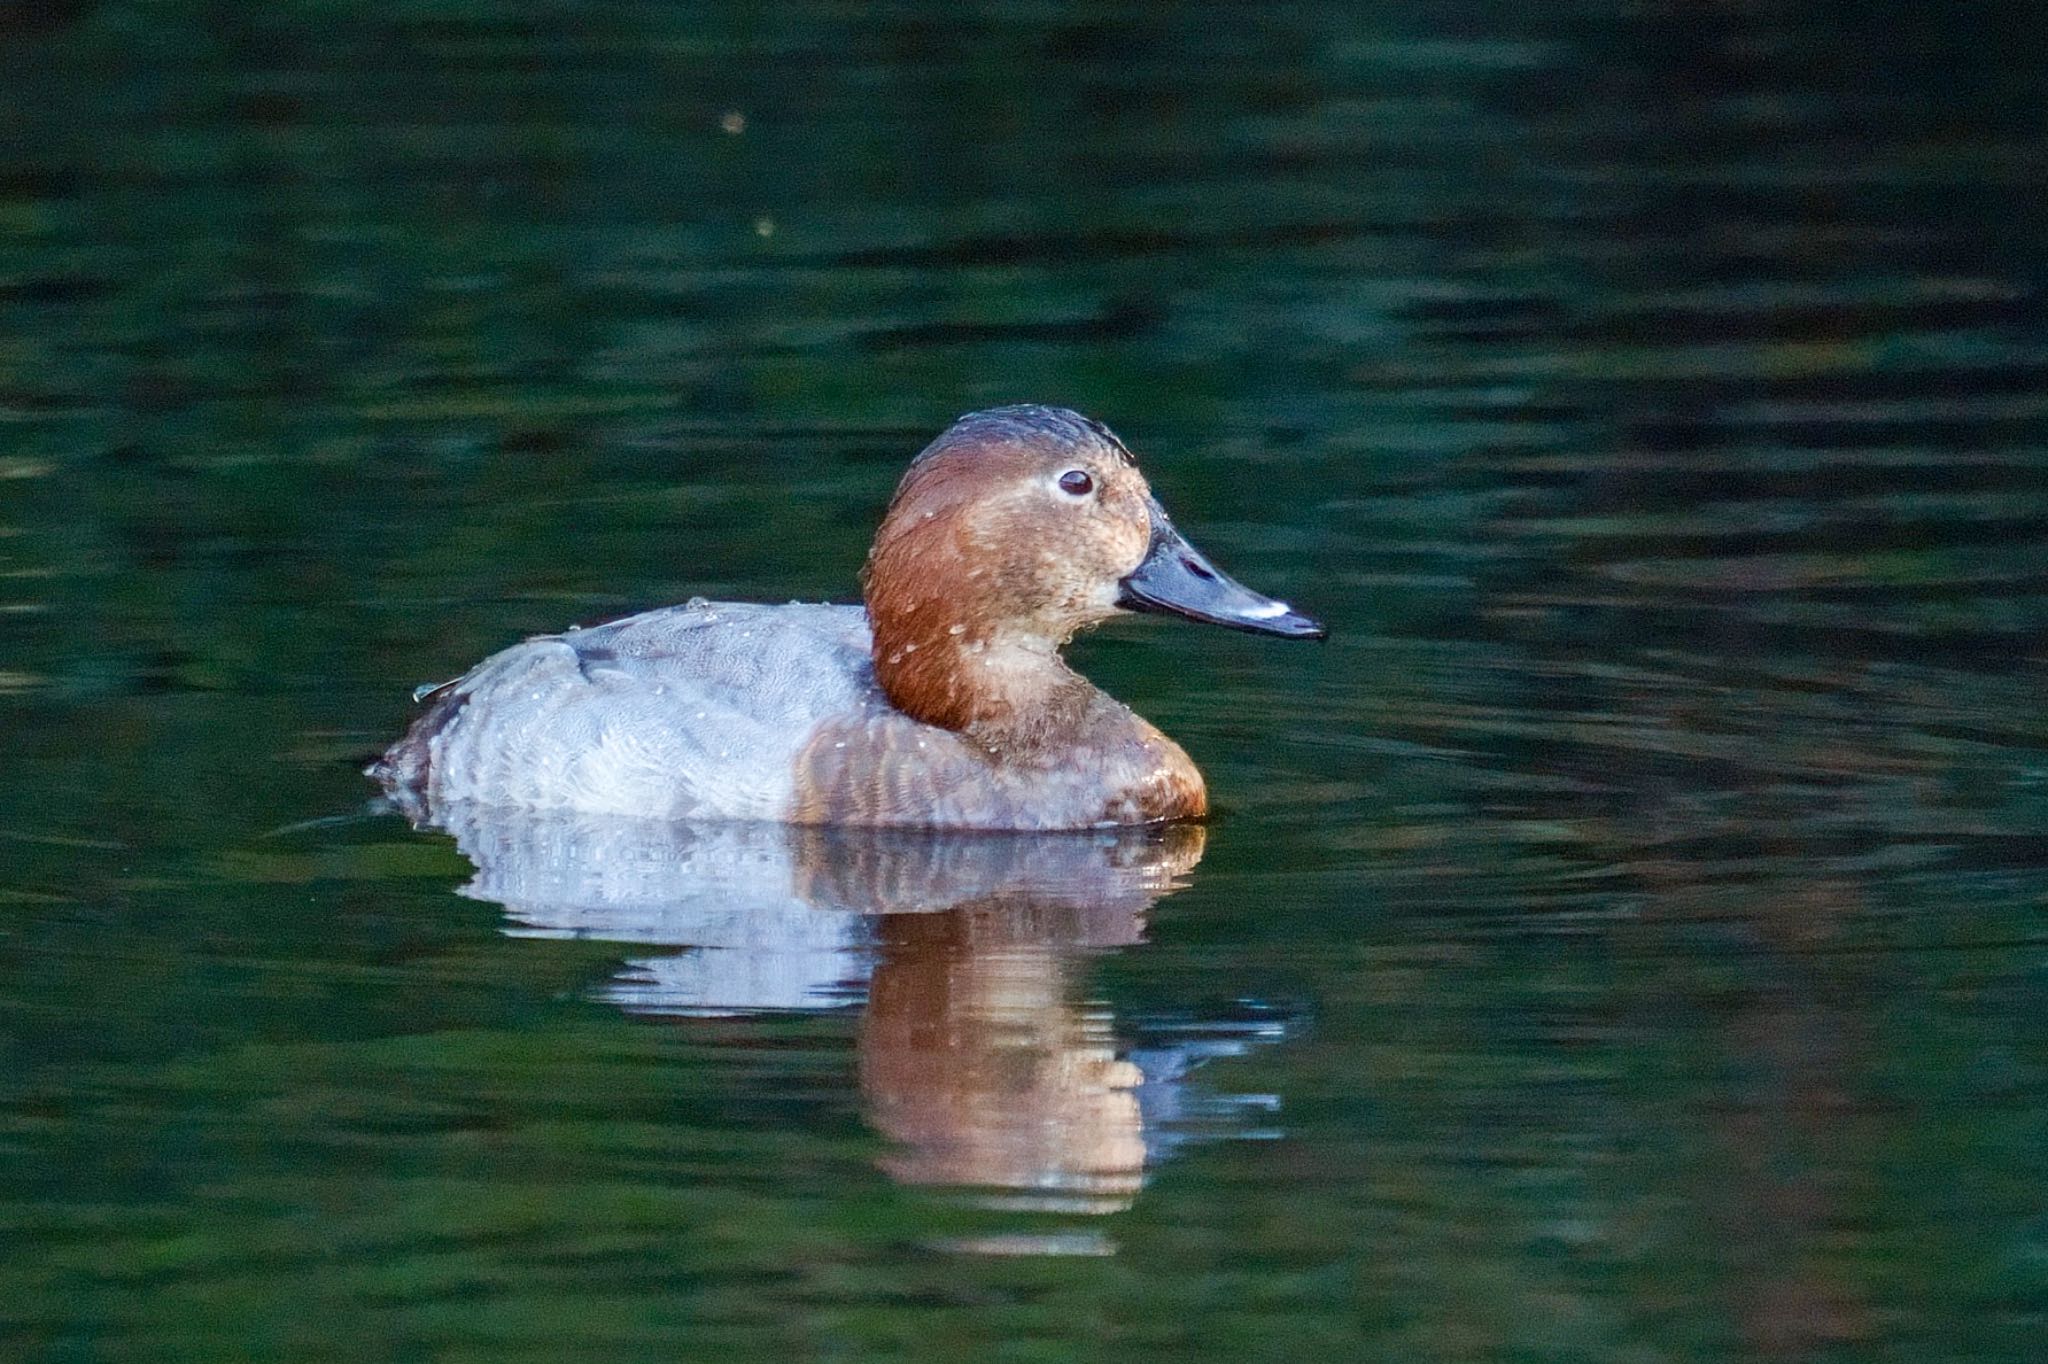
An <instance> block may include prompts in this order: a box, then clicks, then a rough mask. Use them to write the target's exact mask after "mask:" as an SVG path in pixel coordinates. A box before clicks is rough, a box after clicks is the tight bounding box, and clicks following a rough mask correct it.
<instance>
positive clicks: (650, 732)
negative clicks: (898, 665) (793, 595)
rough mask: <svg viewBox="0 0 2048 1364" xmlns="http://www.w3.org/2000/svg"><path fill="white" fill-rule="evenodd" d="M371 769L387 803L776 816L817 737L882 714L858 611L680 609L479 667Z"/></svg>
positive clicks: (562, 638) (575, 634)
mask: <svg viewBox="0 0 2048 1364" xmlns="http://www.w3.org/2000/svg"><path fill="white" fill-rule="evenodd" d="M431 701H432V703H431V705H430V706H429V708H428V709H427V711H426V712H425V713H424V714H422V715H421V716H420V718H419V719H418V720H417V721H415V722H414V724H413V727H412V729H411V731H410V732H408V734H407V735H406V737H405V738H404V739H403V740H401V741H400V742H399V743H398V744H397V745H395V746H394V747H393V748H392V750H391V751H390V752H389V753H387V754H386V755H385V757H384V759H383V761H382V762H380V763H379V764H378V765H377V767H376V768H375V769H373V772H374V773H375V774H376V775H377V776H378V777H379V778H380V779H381V780H383V781H384V782H385V784H386V786H387V787H389V788H391V789H393V791H394V793H395V794H400V795H401V797H403V796H404V795H410V796H411V797H412V798H413V799H414V800H415V801H416V802H423V803H424V805H425V806H426V807H427V811H426V812H427V813H428V814H429V815H431V807H432V806H433V805H435V804H437V803H442V802H450V801H474V802H478V803H481V804H486V805H499V806H513V807H519V808H525V809H536V810H548V809H559V810H580V811H585V812H590V813H614V814H633V815H646V816H653V817H657V818H664V819H687V818H700V819H702V818H711V819H780V818H783V817H784V814H785V812H786V811H787V809H788V806H789V802H790V798H791V791H792V786H793V780H794V778H793V768H794V762H795V758H796V755H797V754H798V753H799V752H800V751H801V750H802V748H803V745H804V743H805V742H806V740H807V739H808V738H809V737H810V735H811V734H812V733H813V732H814V731H815V730H816V729H817V728H818V727H819V726H820V725H822V724H825V723H827V722H829V721H834V720H843V719H845V718H848V717H851V716H858V715H863V714H867V713H870V712H873V711H876V710H881V709H886V702H885V701H884V700H883V699H882V697H881V693H880V691H879V690H878V689H877V688H876V686H875V683H874V677H873V672H872V670H871V668H870V665H869V660H868V632H867V624H866V619H865V616H864V615H863V613H862V612H861V610H860V609H859V608H858V607H851V606H796V605H792V606H781V607H764V606H755V605H750V604H741V603H717V602H692V603H690V604H689V605H687V606H677V607H669V608H667V609H664V610H660V611H650V612H647V613H644V614H642V615H638V616H629V617H627V618H626V619H624V620H619V621H614V622H612V623H610V624H608V625H602V626H598V627H595V628H593V629H589V630H576V631H570V632H569V633H567V634H561V635H544V636H540V637H537V638H534V639H529V640H527V641H525V642H524V643H521V644H517V645H514V646H513V647H512V648H509V649H506V650H504V651H503V652H501V653H497V654H494V655H492V656H491V657H490V658H487V659H485V660H484V661H483V662H482V663H480V664H478V665H477V666H476V667H475V668H473V669H471V670H470V671H469V672H468V673H466V674H464V675H463V676H462V677H460V678H457V679H456V680H455V681H454V682H451V683H448V684H447V685H445V686H443V687H441V688H439V689H437V690H436V691H435V692H433V693H432V694H431Z"/></svg>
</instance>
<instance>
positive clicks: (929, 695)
mask: <svg viewBox="0 0 2048 1364" xmlns="http://www.w3.org/2000/svg"><path fill="white" fill-rule="evenodd" d="M869 623H870V625H871V626H872V627H873V630H874V651H875V652H874V657H875V679H876V681H878V682H879V683H880V684H881V687H882V691H883V692H884V693H885V694H886V695H887V696H888V698H889V700H890V702H891V703H892V704H893V705H895V707H896V708H897V709H898V710H900V711H902V712H903V713H904V714H906V715H909V716H910V717H912V718H913V719H916V720H921V721H923V722H924V723H925V724H928V725H937V726H938V727H939V728H941V729H950V730H952V731H954V732H955V733H957V734H959V735H961V736H962V737H963V738H966V739H968V740H970V741H972V742H973V743H974V744H975V745H977V746H978V747H980V748H982V749H984V750H986V751H987V752H988V753H989V755H990V756H991V757H992V758H994V759H995V760H997V761H999V762H1020V763H1029V762H1031V761H1033V760H1035V759H1038V758H1041V757H1044V756H1046V755H1048V754H1052V753H1056V752H1058V751H1059V750H1060V749H1061V748H1062V747H1063V746H1065V745H1066V744H1067V743H1069V742H1070V741H1071V740H1072V738H1073V736H1075V735H1076V734H1077V733H1078V732H1079V731H1080V729H1081V728H1082V725H1083V724H1084V722H1085V721H1086V720H1087V718H1088V717H1089V715H1090V714H1091V712H1092V711H1093V710H1094V709H1095V708H1096V706H1097V704H1098V703H1099V702H1100V700H1101V699H1102V693H1101V692H1100V691H1099V690H1097V689H1096V687H1095V686H1094V684H1093V683H1091V682H1089V681H1088V679H1087V678H1085V677H1082V676H1081V675H1080V674H1079V673H1077V672H1075V671H1074V670H1073V669H1072V668H1069V667H1068V666H1067V665H1066V662H1065V660H1063V659H1062V658H1061V657H1060V654H1059V646H1058V645H1057V643H1055V642H1054V641H1052V640H1050V639H1045V638H1042V637H1035V636H1032V635H1029V634H1025V633H1023V632H1019V631H1005V630H1002V629H1000V628H997V629H973V628H967V627H961V626H958V625H957V623H955V624H944V625H941V626H939V627H938V628H936V629H923V630H920V629H917V628H915V627H916V625H917V624H918V621H917V617H916V615H911V616H909V617H897V618H891V617H887V616H884V617H881V618H876V617H874V616H873V615H872V614H871V616H870V621H869Z"/></svg>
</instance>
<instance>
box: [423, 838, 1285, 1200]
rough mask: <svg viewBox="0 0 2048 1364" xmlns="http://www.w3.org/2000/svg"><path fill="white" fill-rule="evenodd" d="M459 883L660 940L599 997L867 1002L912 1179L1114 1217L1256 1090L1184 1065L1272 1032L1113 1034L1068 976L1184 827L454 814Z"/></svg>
mask: <svg viewBox="0 0 2048 1364" xmlns="http://www.w3.org/2000/svg"><path fill="white" fill-rule="evenodd" d="M436 816H437V819H436V822H437V823H438V824H439V825H440V826H441V827H443V828H445V829H446V830H447V831H448V832H450V833H452V834H453V835H454V836H455V838H456V841H457V843H458V845H459V846H460V848H461V850H462V851H463V853H464V854H465V855H467V856H468V857H469V859H470V860H471V861H472V862H474V863H475V864H476V867H477V873H476V876H475V878H474V879H473V880H472V881H471V882H470V883H469V884H468V885H467V886H466V887H464V893H466V894H468V895H471V896H474V897H476V898H479V899H485V900H491V901H495V902H496V903H498V904H500V905H502V906H503V907H504V910H505V913H506V915H507V917H508V918H509V920H510V927H509V928H508V930H507V931H509V932H512V933H514V934H521V935H530V936H544V937H579V938H595V939H604V940H609V941H619V942H636V943H650V944H654V943H658V944H662V945H665V946H673V947H683V948H688V949H690V950H688V951H685V952H680V953H665V954H659V955H649V956H646V957H636V958H634V959H632V960H630V961H628V962H627V963H626V964H625V967H624V968H623V969H622V970H621V971H620V972H619V973H618V974H617V975H616V976H615V977H614V978H613V979H612V980H611V981H610V982H609V983H608V984H607V985H606V986H605V988H604V990H603V991H602V996H603V997H604V998H606V999H608V1000H610V1001H611V1002H612V1003H614V1004H617V1005H618V1006H619V1007H621V1008H623V1009H625V1010H627V1011H628V1012H630V1013H634V1014H639V1015H654V1016H662V1015H667V1016H690V1015H705V1014H738V1013H749V1012H763V1011H788V1010H808V1009H827V1008H841V1007H850V1006H854V1005H858V1004H859V1003H861V1002H862V1000H863V999H865V1001H866V1009H865V1011H864V1013H863V1014H862V1017H861V1020H860V1026H859V1035H858V1054H859V1062H858V1069H859V1080H860V1087H861V1091H862V1094H863V1098H864V1100H865V1106H866V1111H867V1114H868V1118H869V1121H870V1122H871V1123H872V1124H873V1126H874V1127H875V1128H876V1129H877V1130H878V1131H879V1132H881V1133H882V1134H883V1135H885V1136H886V1137H888V1138H890V1139H891V1141H892V1143H893V1144H894V1149H893V1151H892V1153H891V1154H890V1155H889V1156H887V1157H886V1158H885V1159H884V1161H883V1162H882V1163H883V1168H884V1169H885V1170H886V1171H887V1172H888V1173H889V1174H890V1175H892V1176H893V1177H895V1178H897V1179H899V1180H901V1181H904V1182H906V1183H911V1184H942V1185H962V1186H975V1187H979V1188H982V1189H984V1190H992V1191H1003V1192H1002V1193H1001V1194H999V1195H997V1196H996V1197H997V1200H998V1201H1000V1202H1002V1203H1003V1204H1004V1205H1006V1206H1016V1207H1030V1208H1039V1209H1045V1210H1059V1211H1074V1212H1106V1211H1114V1210H1116V1209H1119V1208H1122V1207H1124V1206H1127V1205H1128V1204H1129V1202H1130V1200H1131V1198H1132V1197H1133V1196H1134V1195H1135V1194H1136V1192H1137V1190H1138V1188H1139V1186H1140V1184H1141V1182H1142V1181H1143V1178H1144V1173H1145V1169H1146V1167H1147V1165H1148V1164H1150V1163H1152V1162H1153V1161H1156V1160H1157V1159H1159V1158H1160V1157H1162V1156H1163V1155H1164V1154H1165V1153H1166V1152H1168V1151H1169V1150H1170V1149H1172V1147H1173V1146H1175V1145H1176V1144H1178V1143H1179V1142H1182V1141H1185V1140H1188V1139H1189V1138H1190V1137H1193V1136H1201V1135H1220V1134H1224V1133H1230V1132H1244V1131H1245V1130H1246V1119H1247V1117H1254V1118H1259V1119H1263V1117H1264V1115H1265V1114H1266V1113H1267V1111H1269V1110H1270V1108H1271V1107H1272V1102H1271V1100H1270V1099H1266V1098H1263V1097H1261V1096H1218V1095H1211V1094H1206V1093H1203V1092H1202V1091H1201V1090H1200V1089H1199V1087H1198V1086H1196V1085H1195V1084H1194V1083H1193V1082H1191V1080H1190V1078H1189V1076H1190V1073H1191V1072H1192V1071H1193V1070H1194V1069H1195V1067H1196V1066H1198V1065H1199V1064H1200V1063H1201V1062H1202V1061H1204V1060H1206V1059H1209V1058H1210V1057H1213V1056H1217V1055H1237V1054H1242V1053H1243V1052H1245V1051H1247V1050H1249V1049H1250V1048H1252V1047H1254V1046H1257V1045H1259V1044H1260V1043H1262V1042H1268V1041H1273V1040H1277V1039H1279V1038H1281V1037H1283V1036H1284V1035H1285V1034H1286V1032H1287V1029H1288V1024H1287V1021H1286V1019H1285V1018H1284V1017H1282V1016H1280V1015H1278V1014H1277V1013H1276V1012H1274V1011H1271V1010H1267V1009H1263V1008H1261V1007H1259V1006H1256V1005H1245V1006H1241V1007H1239V1008H1238V1009H1237V1010H1236V1011H1235V1013H1234V1014H1233V1016H1232V1017H1229V1018H1217V1019H1210V1020H1206V1021H1187V1020H1182V1021H1162V1020H1151V1021H1149V1022H1145V1023H1141V1024H1139V1025H1138V1026H1137V1027H1135V1028H1130V1027H1126V1028H1123V1029H1119V1026H1118V1024H1117V1020H1116V1019H1115V1018H1114V1017H1113V1016H1112V1015H1111V1013H1110V1012H1109V1011H1108V1010H1107V1009H1106V1008H1104V1007H1102V1006H1100V1005H1096V1004H1090V1003H1088V1002H1086V1001H1085V1000H1083V999H1082V998H1080V997H1079V995H1078V991H1077V986H1078V977H1079V976H1080V974H1081V968H1082V967H1083V965H1084V964H1085V962H1086V961H1087V959H1088V958H1090V957H1091V956H1094V955H1097V954H1099V953H1101V952H1103V951H1106V950H1109V949H1115V948H1121V947H1127V946H1130V945H1132V944H1136V943H1138V942H1141V941H1142V940H1143V936H1144V925H1145V914H1146V911H1148V910H1149V909H1150V908H1151V907H1152V905H1153V904H1155V903H1156V902H1157V901H1158V900H1159V899H1160V898H1161V897H1162V896H1165V895H1167V894H1169V893H1171V892H1172V891H1174V890H1176V889H1178V888H1180V887H1181V886H1182V885H1184V884H1185V878H1186V876H1187V874H1188V873H1189V872H1190V871H1191V870H1192V869H1193V868H1194V866H1195V864H1196V863H1197V862H1199V861H1200V860H1201V856H1202V849H1203V844H1204V840H1205V837H1206V834H1205V831H1204V830H1203V829H1202V828H1201V827H1200V826H1198V825H1168V826H1155V827H1141V828H1126V829H1116V830H1102V831H1095V832H1088V833H1066V834H1034V835H1010V834H990V833H972V834H961V833H953V834H945V833H927V832H919V831H910V830H863V829H823V828H793V827H789V826H783V825H770V824H718V825H681V824H665V823H655V822H649V821H640V820H628V819H617V818H609V817H602V816H575V815H569V816H563V815H555V814H548V815H535V814H523V813H517V812H507V811H502V810H487V809H474V808H455V809H446V810H440V811H437V812H436Z"/></svg>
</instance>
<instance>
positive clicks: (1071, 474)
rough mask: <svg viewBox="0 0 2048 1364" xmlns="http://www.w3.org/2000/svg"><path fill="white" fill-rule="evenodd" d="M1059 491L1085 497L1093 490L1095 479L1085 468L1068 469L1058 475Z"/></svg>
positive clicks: (1071, 495)
mask: <svg viewBox="0 0 2048 1364" xmlns="http://www.w3.org/2000/svg"><path fill="white" fill-rule="evenodd" d="M1060 491H1061V492H1063V493H1066V494H1067V495H1068V496H1070V497H1086V496H1088V494H1090V493H1092V492H1094V491H1095V480H1094V479H1092V478H1090V477H1089V476H1088V471H1087V470H1086V469H1069V470H1067V471H1066V472H1065V473H1063V474H1061V475H1060Z"/></svg>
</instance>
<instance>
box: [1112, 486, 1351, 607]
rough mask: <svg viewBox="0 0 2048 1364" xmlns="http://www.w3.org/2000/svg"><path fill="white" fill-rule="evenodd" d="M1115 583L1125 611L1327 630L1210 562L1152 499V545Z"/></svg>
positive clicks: (1120, 604)
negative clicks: (1141, 558)
mask: <svg viewBox="0 0 2048 1364" xmlns="http://www.w3.org/2000/svg"><path fill="white" fill-rule="evenodd" d="M1118 586H1119V587H1120V588H1121V589H1122V590H1121V592H1120V593H1119V594H1118V597H1117V605H1118V606H1121V607H1123V608H1124V609H1125V610H1127V611H1159V612H1163V613H1165V614H1167V615H1174V616H1186V617H1187V618H1188V619H1189V620H1200V621H1207V622H1208V623H1209V624H1211V625H1222V626H1227V627H1228V628H1230V629H1232V630H1248V631H1250V632H1251V633H1253V634H1255V635H1280V636H1282V637H1283V638H1286V639H1321V638H1323V637H1324V636H1325V635H1327V634H1328V633H1329V631H1327V630H1325V629H1324V628H1323V627H1322V626H1321V625H1320V624H1319V623H1318V622H1316V621H1314V620H1311V619H1310V618H1309V617H1307V616H1304V615H1302V614H1301V613H1300V612H1299V611H1296V610H1295V609H1294V608H1293V607H1291V606H1289V605H1288V604H1287V603H1286V602H1284V601H1274V600H1273V599H1272V598H1271V597H1266V596H1261V595H1260V594H1259V593H1257V592H1254V591H1252V590H1251V589H1250V588H1249V587H1246V586H1245V585H1244V584H1243V583H1240V582H1238V581H1237V580H1236V579H1235V578H1232V577H1231V576H1230V575H1229V574H1227V573H1225V572H1224V571H1223V570H1222V569H1220V568H1218V567H1216V565H1214V564H1212V563H1210V562H1209V559H1208V556H1206V555H1204V554H1203V553H1202V551H1200V550H1198V549H1196V548H1195V547H1194V546H1193V545H1191V544H1189V543H1188V542H1187V539H1186V537H1184V536H1182V535H1181V533H1180V532H1179V531H1178V530H1175V529H1174V525H1173V522H1171V521H1169V520H1168V519H1167V517H1166V512H1165V510H1164V509H1163V508H1162V507H1160V505H1159V504H1158V503H1157V502H1156V501H1155V502H1154V503H1153V504H1152V544H1151V547H1150V548H1148V549H1147V550H1146V551H1145V558H1144V560H1143V562H1141V563H1140V564H1139V565H1138V566H1137V567H1136V568H1135V569H1133V570H1132V571H1131V572H1130V573H1129V574H1128V575H1126V576H1125V577H1124V579H1123V581H1122V582H1121V583H1119V584H1118Z"/></svg>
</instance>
